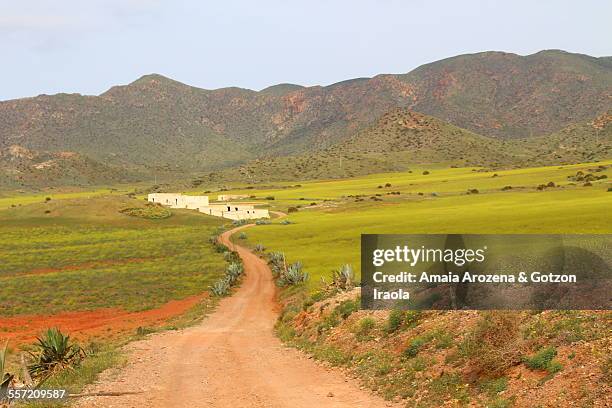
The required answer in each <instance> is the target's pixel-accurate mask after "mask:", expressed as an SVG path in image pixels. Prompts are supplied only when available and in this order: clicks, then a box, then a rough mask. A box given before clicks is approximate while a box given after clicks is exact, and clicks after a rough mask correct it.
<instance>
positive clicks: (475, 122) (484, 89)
mask: <svg viewBox="0 0 612 408" xmlns="http://www.w3.org/2000/svg"><path fill="white" fill-rule="evenodd" d="M611 86H612V66H611V65H610V63H609V59H608V58H605V57H604V58H593V57H589V56H586V55H580V54H571V53H567V52H563V51H543V52H539V53H537V54H533V55H528V56H519V55H515V54H508V53H500V52H485V53H479V54H470V55H461V56H458V57H453V58H449V59H445V60H442V61H437V62H433V63H431V64H427V65H424V66H421V67H419V68H417V69H416V70H414V71H411V72H409V73H407V74H401V75H378V76H376V77H373V78H358V79H352V80H347V81H342V82H339V83H336V84H332V85H329V86H312V87H302V86H299V85H293V84H279V85H274V86H271V87H268V88H266V89H264V90H262V91H260V92H256V91H252V90H248V89H240V88H223V89H217V90H205V89H200V88H195V87H191V86H188V85H185V84H182V83H180V82H177V81H174V80H171V79H169V78H165V77H163V76H161V75H155V74H152V75H145V76H143V77H142V78H140V79H138V80H136V81H134V82H132V83H131V84H129V85H125V86H116V87H113V88H111V89H110V90H108V91H107V92H105V93H103V94H101V95H99V96H82V95H78V94H58V95H53V96H48V95H40V96H37V97H34V98H24V99H18V100H10V101H4V102H0V149H3V150H5V149H8V148H10V147H11V146H17V147H18V148H24V149H29V150H32V151H37V152H49V154H54V153H59V152H73V153H76V154H79V155H82V157H84V160H91V161H93V162H95V163H101V164H103V165H104V166H109V167H112V168H120V169H124V173H125V174H127V175H129V177H127V178H131V174H138V175H142V176H144V177H146V178H149V179H152V178H153V177H154V176H158V177H168V178H171V177H172V175H173V174H186V173H193V172H203V171H208V172H210V171H216V170H219V169H223V168H228V167H236V166H239V165H241V164H245V163H249V162H252V160H256V159H266V158H270V157H273V158H275V159H274V161H276V160H281V161H282V160H283V159H276V158H278V157H282V156H300V158H299V159H297V160H298V161H299V162H300V163H298V167H301V170H300V172H302V173H303V172H304V171H307V172H311V170H310V169H309V167H312V166H318V163H319V161H320V158H321V157H323V158H325V157H329V160H328V159H324V160H323V162H324V163H328V162H329V167H330V169H329V171H327V174H329V175H330V176H335V173H337V174H338V176H346V175H350V174H363V173H364V172H368V171H372V170H375V171H386V170H393V169H395V168H397V166H398V163H399V164H400V165H401V164H402V163H403V162H410V161H414V160H415V159H417V160H423V161H435V160H440V159H443V160H458V161H460V162H461V161H462V160H463V161H464V162H467V163H476V162H483V159H484V158H486V159H487V162H493V163H496V162H500V163H504V162H505V161H506V159H507V158H508V154H509V153H508V152H506V151H505V150H504V151H502V152H500V151H499V150H497V148H496V146H497V147H499V146H501V148H502V149H505V146H504V145H503V144H501V145H499V144H497V145H496V143H495V142H494V141H492V140H490V139H479V137H478V136H476V135H475V134H474V133H477V134H480V135H484V136H489V137H494V138H498V139H502V140H507V139H509V138H516V137H532V136H535V135H542V134H548V133H552V132H557V131H560V130H561V129H563V128H564V127H566V126H569V125H572V124H574V123H581V122H584V121H587V120H590V119H591V118H593V117H595V116H597V115H600V114H603V113H604V112H606V111H607V110H608V109H609V90H610V88H611ZM396 108H406V109H409V110H410V111H414V112H421V113H424V114H427V115H432V116H434V117H437V118H439V119H440V120H441V121H444V122H447V123H448V124H449V125H443V126H442V125H440V126H439V128H440V129H437V130H436V131H435V132H434V133H431V132H429V131H428V130H427V129H425V130H423V131H421V130H418V129H417V130H410V129H405V130H402V133H401V135H395V133H397V132H396V131H397V129H394V128H388V129H387V130H386V131H387V132H391V133H392V134H394V135H395V136H394V137H397V139H396V140H395V139H390V138H389V134H385V133H384V132H383V130H384V129H385V127H384V126H383V127H381V132H379V133H376V134H373V133H370V134H369V135H368V136H367V137H363V138H362V140H363V142H359V140H358V139H355V137H357V138H358V137H359V136H356V135H359V134H360V133H359V132H360V131H363V130H364V129H368V127H370V126H372V125H374V126H376V122H375V121H376V120H378V119H379V118H380V117H381V116H382V115H385V114H386V113H388V112H392V111H393V110H394V109H396ZM451 125H453V126H458V127H460V128H462V129H466V130H468V131H469V132H466V131H465V130H457V128H454V127H453V128H451V127H450V126H451ZM365 131H366V132H367V130H365ZM470 132H473V133H470ZM468 133H469V135H468ZM441 135H446V136H444V137H443V136H441ZM368 137H377V138H381V140H380V142H376V143H374V142H375V141H372V143H371V144H372V146H368V148H367V149H365V148H356V149H349V150H347V151H342V152H340V151H341V149H339V148H338V149H336V150H334V149H333V148H332V147H333V146H335V145H340V146H344V147H346V146H347V143H346V141H347V140H348V139H351V140H352V141H354V142H355V143H357V144H361V145H365V144H370V143H369V142H370V141H369V140H368ZM456 139H460V140H461V142H458V144H457V143H455V140H456ZM468 139H470V140H471V142H468ZM542 140H544V139H542ZM547 140H548V139H547ZM550 140H551V141H552V139H550ZM435 141H437V146H438V147H437V148H436V149H441V150H440V151H434V150H436V149H434V150H432V149H433V146H434V142H435ZM481 142H482V143H481ZM376 145H380V146H387V147H388V148H390V149H391V150H392V151H394V152H403V151H410V152H417V153H418V154H416V155H415V157H407V156H406V155H399V156H397V157H393V158H392V160H391V162H390V163H389V160H388V158H379V157H376V155H377V154H378V153H377V152H373V151H372V152H368V151H369V150H376V148H374V146H376ZM402 146H404V147H402ZM470 146H471V148H474V149H475V148H477V151H475V152H474V153H473V154H472V153H470V157H467V158H466V157H464V158H463V159H462V156H465V154H463V153H465V152H466V150H465V149H467V148H469V147H470ZM519 147H520V148H523V147H529V146H527V144H525V146H523V145H520V146H519ZM330 149H331V150H330ZM494 150H495V151H494ZM319 152H323V153H322V156H320V155H319ZM370 153H374V154H370ZM514 153H515V152H512V154H514ZM519 153H520V152H519ZM339 154H344V155H346V158H347V159H348V158H349V157H351V155H352V156H354V158H355V160H357V161H359V162H361V161H365V160H367V161H369V162H371V163H369V164H363V163H351V164H347V163H346V161H345V160H343V163H342V165H340V164H339V163H338V164H336V163H334V161H335V160H336V159H339V158H340V157H339V156H338V155H339ZM362 154H367V155H368V157H367V158H364V157H362V156H361V155H362ZM302 155H303V156H302ZM355 155H357V156H355ZM519 155H520V154H519ZM408 159H409V160H408ZM349 160H350V159H349ZM248 166H251V164H249V165H248ZM248 166H247V167H248ZM347 166H348V167H347ZM0 167H1V169H2V171H4V172H5V174H6V173H7V171H8V172H9V173H10V171H11V167H10V166H9V165H6V163H4V162H3V163H0ZM400 167H401V166H400ZM335 168H338V169H339V170H338V171H335V170H334V169H335ZM98 173H99V174H104V173H105V172H104V171H102V172H99V171H98ZM321 173H322V174H323V172H321ZM38 177H39V176H37V178H38ZM40 177H43V176H40ZM43 178H44V177H43ZM48 178H51V177H48ZM84 178H85V179H87V177H84ZM70 179H73V181H70V180H67V182H68V183H69V184H75V183H81V182H82V181H81V180H79V177H71V178H70ZM109 180H110V181H113V180H115V178H114V177H111V178H110V179H109ZM17 183H21V185H23V186H28V185H29V184H28V183H30V182H29V181H28V177H27V176H23V178H22V181H21V182H17Z"/></svg>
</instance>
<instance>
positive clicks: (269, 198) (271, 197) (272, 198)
mask: <svg viewBox="0 0 612 408" xmlns="http://www.w3.org/2000/svg"><path fill="white" fill-rule="evenodd" d="M266 200H270V201H272V200H274V196H267V197H266Z"/></svg>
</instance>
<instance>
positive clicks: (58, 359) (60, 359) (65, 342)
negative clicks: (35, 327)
mask: <svg viewBox="0 0 612 408" xmlns="http://www.w3.org/2000/svg"><path fill="white" fill-rule="evenodd" d="M36 340H37V343H36V344H35V345H34V347H35V349H36V350H35V351H32V352H30V357H31V358H32V362H31V363H30V364H29V365H28V371H29V373H30V375H31V376H32V378H36V379H38V380H39V384H40V383H42V382H44V381H45V380H46V379H48V378H49V377H50V376H52V375H54V374H56V373H58V372H60V371H63V370H65V369H68V368H74V367H75V366H76V365H78V364H79V363H80V362H81V360H82V359H83V357H85V355H84V354H85V353H84V352H83V350H82V349H81V347H80V346H79V345H77V344H75V343H73V342H71V341H70V336H66V335H64V334H63V333H62V332H61V331H60V330H59V329H58V328H51V329H48V330H47V331H46V332H44V333H43V334H42V336H40V337H37V339H36Z"/></svg>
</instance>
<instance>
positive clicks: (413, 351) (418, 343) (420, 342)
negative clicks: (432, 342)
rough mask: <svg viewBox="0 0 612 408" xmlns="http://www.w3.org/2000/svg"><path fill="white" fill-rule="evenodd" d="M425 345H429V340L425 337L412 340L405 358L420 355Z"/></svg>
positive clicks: (405, 351) (405, 352)
mask: <svg viewBox="0 0 612 408" xmlns="http://www.w3.org/2000/svg"><path fill="white" fill-rule="evenodd" d="M425 344H427V339H425V338H423V337H415V338H413V339H412V340H410V343H408V347H406V349H405V350H404V356H406V357H408V358H413V357H416V355H417V354H419V351H421V347H423V346H424V345H425Z"/></svg>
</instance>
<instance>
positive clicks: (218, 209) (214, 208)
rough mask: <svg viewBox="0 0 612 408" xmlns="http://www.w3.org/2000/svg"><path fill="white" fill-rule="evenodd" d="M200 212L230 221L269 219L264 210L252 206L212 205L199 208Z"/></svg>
mask: <svg viewBox="0 0 612 408" xmlns="http://www.w3.org/2000/svg"><path fill="white" fill-rule="evenodd" d="M200 212H202V213H204V214H208V215H214V216H216V217H223V218H229V219H232V220H248V219H254V218H270V213H269V212H268V210H267V209H265V208H255V206H254V205H252V204H237V203H214V204H210V205H208V206H205V207H201V208H200Z"/></svg>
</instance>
